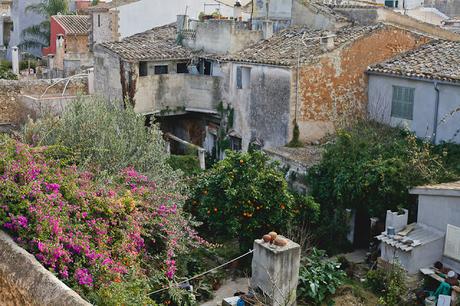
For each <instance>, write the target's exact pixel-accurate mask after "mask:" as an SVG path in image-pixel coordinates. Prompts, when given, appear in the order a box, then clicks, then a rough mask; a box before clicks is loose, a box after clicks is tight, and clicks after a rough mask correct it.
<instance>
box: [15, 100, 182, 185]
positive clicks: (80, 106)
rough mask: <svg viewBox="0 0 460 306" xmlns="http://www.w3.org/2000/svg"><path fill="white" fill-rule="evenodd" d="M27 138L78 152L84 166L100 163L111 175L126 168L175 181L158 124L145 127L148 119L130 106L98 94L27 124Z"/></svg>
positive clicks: (100, 167) (105, 171)
mask: <svg viewBox="0 0 460 306" xmlns="http://www.w3.org/2000/svg"><path fill="white" fill-rule="evenodd" d="M23 137H24V140H25V141H26V142H28V143H32V144H36V145H55V144H57V145H63V146H66V147H69V148H72V150H73V151H74V152H76V153H78V154H79V156H80V165H81V166H86V167H89V168H92V167H97V168H98V170H99V173H100V174H104V173H106V174H113V173H117V172H119V171H120V170H121V169H123V168H126V167H130V166H131V167H134V168H135V169H136V170H138V171H139V172H142V173H144V174H146V175H148V176H149V177H151V178H155V180H156V181H157V183H162V182H163V181H164V180H167V181H170V179H172V180H174V177H175V176H176V173H175V172H174V171H173V170H172V169H171V167H170V166H169V165H168V164H167V159H168V155H167V153H166V150H165V143H164V141H163V138H162V135H161V132H160V131H159V129H158V127H157V125H152V127H151V128H146V127H145V122H144V118H143V117H142V116H139V115H137V114H136V113H135V112H134V110H133V109H132V108H129V107H128V108H127V109H123V108H121V107H118V106H117V105H113V104H110V103H108V102H106V101H104V100H102V99H98V98H78V99H76V100H75V101H73V102H72V103H71V104H69V105H68V107H67V108H66V109H65V111H64V112H63V114H62V116H61V117H59V118H58V117H47V118H44V119H40V120H38V121H36V122H32V121H30V122H28V123H27V124H26V126H25V127H24V131H23Z"/></svg>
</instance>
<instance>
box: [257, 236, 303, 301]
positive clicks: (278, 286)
mask: <svg viewBox="0 0 460 306" xmlns="http://www.w3.org/2000/svg"><path fill="white" fill-rule="evenodd" d="M278 237H280V236H278ZM281 238H284V237H281ZM286 240H287V244H286V245H285V246H283V247H281V246H275V245H273V244H270V243H268V242H264V241H263V240H262V239H256V240H255V241H254V254H253V258H252V277H251V288H252V289H253V290H254V291H255V293H256V294H261V295H262V296H263V298H264V299H267V301H266V302H267V305H273V306H290V305H296V289H297V283H298V281H299V269H300V245H298V244H297V243H295V242H293V241H291V240H289V239H286Z"/></svg>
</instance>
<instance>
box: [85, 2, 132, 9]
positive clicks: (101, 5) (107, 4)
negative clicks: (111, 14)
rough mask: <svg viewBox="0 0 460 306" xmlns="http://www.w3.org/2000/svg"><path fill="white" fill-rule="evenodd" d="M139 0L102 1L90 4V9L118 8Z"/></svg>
mask: <svg viewBox="0 0 460 306" xmlns="http://www.w3.org/2000/svg"><path fill="white" fill-rule="evenodd" d="M137 1H139V0H112V1H111V2H100V3H98V4H97V5H94V6H90V7H89V8H88V10H89V11H106V10H109V9H111V8H116V7H119V6H122V5H126V4H129V3H132V2H137Z"/></svg>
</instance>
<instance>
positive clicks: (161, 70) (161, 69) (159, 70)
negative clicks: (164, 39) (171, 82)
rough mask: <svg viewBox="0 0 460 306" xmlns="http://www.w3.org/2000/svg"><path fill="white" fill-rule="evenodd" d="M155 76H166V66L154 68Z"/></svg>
mask: <svg viewBox="0 0 460 306" xmlns="http://www.w3.org/2000/svg"><path fill="white" fill-rule="evenodd" d="M155 74H168V65H158V66H155Z"/></svg>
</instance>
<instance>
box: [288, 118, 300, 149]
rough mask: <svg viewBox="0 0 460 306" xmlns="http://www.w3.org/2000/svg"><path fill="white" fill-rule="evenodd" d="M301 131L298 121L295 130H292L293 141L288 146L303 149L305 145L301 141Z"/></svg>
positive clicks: (295, 123)
mask: <svg viewBox="0 0 460 306" xmlns="http://www.w3.org/2000/svg"><path fill="white" fill-rule="evenodd" d="M299 138H300V130H299V125H298V124H297V121H295V122H294V128H293V130H292V140H291V141H290V142H289V143H288V144H287V146H288V147H291V148H300V147H303V143H302V142H301V141H300V139H299Z"/></svg>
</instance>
